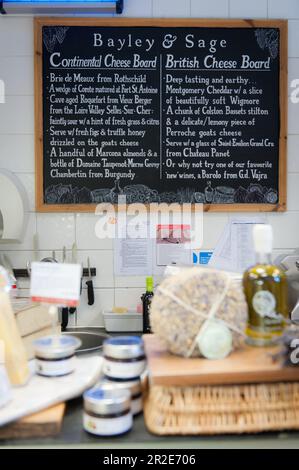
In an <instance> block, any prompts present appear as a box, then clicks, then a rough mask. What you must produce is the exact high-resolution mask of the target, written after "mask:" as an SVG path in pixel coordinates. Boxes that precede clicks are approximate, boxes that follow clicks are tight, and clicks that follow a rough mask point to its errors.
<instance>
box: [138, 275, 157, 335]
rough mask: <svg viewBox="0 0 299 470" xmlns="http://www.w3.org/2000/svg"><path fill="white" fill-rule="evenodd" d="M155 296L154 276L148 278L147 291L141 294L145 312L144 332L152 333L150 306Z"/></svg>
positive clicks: (143, 311)
mask: <svg viewBox="0 0 299 470" xmlns="http://www.w3.org/2000/svg"><path fill="white" fill-rule="evenodd" d="M153 296H154V280H153V277H152V276H147V278H146V292H145V294H143V295H142V296H141V300H142V306H143V309H142V313H143V333H151V326H150V306H151V302H152V298H153Z"/></svg>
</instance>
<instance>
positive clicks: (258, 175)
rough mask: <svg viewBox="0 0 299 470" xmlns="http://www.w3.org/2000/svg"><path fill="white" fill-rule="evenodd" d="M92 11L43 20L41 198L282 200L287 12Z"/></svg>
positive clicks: (270, 205) (246, 203)
mask: <svg viewBox="0 0 299 470" xmlns="http://www.w3.org/2000/svg"><path fill="white" fill-rule="evenodd" d="M86 21H87V20H81V21H78V20H67V21H66V20H63V21H62V20H53V19H48V20H43V19H39V20H38V21H37V23H36V28H38V30H39V35H38V36H40V37H39V41H40V40H41V41H40V42H38V45H37V50H38V49H39V48H40V54H37V61H38V64H39V63H40V67H39V66H37V73H38V74H41V78H40V76H39V80H40V90H39V91H40V92H41V96H42V100H41V107H42V110H40V109H38V110H37V113H38V117H37V119H39V121H40V118H42V119H41V120H42V123H40V122H39V123H38V124H37V126H41V134H42V135H41V139H40V141H41V145H40V146H37V147H38V148H39V149H40V151H39V150H37V151H38V152H39V154H38V155H37V164H38V165H39V168H41V174H40V176H41V178H40V181H41V184H42V186H41V188H40V191H38V198H39V201H38V204H39V208H43V209H45V210H46V208H47V207H49V208H50V210H55V208H57V207H58V206H59V207H61V206H62V207H73V208H75V209H76V208H79V207H81V206H82V205H83V209H87V210H88V207H89V206H91V207H92V205H93V204H97V203H100V202H111V203H116V202H117V200H118V197H119V195H122V196H124V195H125V196H126V202H127V203H133V202H142V203H165V202H166V203H173V202H177V203H196V202H197V203H204V204H205V205H206V206H208V207H209V208H213V207H215V208H216V209H218V210H219V209H220V210H221V208H222V206H223V208H224V209H225V210H230V208H232V209H233V210H234V209H239V210H242V208H244V209H245V210H248V209H249V210H250V209H251V210H252V208H253V207H255V206H258V208H261V209H260V210H273V209H278V210H283V209H284V208H285V187H284V176H285V169H284V167H285V151H284V140H283V139H284V136H285V123H284V121H285V118H284V117H282V112H283V110H282V95H284V92H283V90H282V85H283V83H282V73H281V72H282V65H283V63H284V62H283V59H282V56H283V48H284V45H283V38H284V35H285V29H282V23H283V26H285V23H284V22H258V21H256V22H253V23H250V24H247V23H245V24H244V22H240V21H239V22H224V21H223V22H222V23H221V22H220V23H219V24H215V22H214V23H213V22H211V23H210V24H207V22H205V26H203V25H202V23H201V25H199V26H197V25H196V24H194V21H193V22H191V23H188V22H187V23H186V22H184V24H183V25H181V24H180V21H178V22H177V23H174V22H172V23H171V24H169V21H167V20H165V22H163V21H162V22H161V20H160V22H159V24H154V23H153V22H152V23H153V24H151V23H150V20H148V21H146V20H140V21H139V22H137V21H134V24H133V25H132V24H131V23H129V24H128V21H127V22H126V21H125V20H123V22H122V23H119V20H118V21H117V22H116V21H115V20H114V21H115V24H114V23H113V21H111V20H110V23H109V24H108V25H104V23H101V24H99V22H98V21H97V20H93V23H92V20H89V21H88V22H87V23H86ZM131 22H132V20H131ZM207 26H208V27H207ZM39 69H41V70H39ZM39 91H37V93H39ZM41 160H42V162H41Z"/></svg>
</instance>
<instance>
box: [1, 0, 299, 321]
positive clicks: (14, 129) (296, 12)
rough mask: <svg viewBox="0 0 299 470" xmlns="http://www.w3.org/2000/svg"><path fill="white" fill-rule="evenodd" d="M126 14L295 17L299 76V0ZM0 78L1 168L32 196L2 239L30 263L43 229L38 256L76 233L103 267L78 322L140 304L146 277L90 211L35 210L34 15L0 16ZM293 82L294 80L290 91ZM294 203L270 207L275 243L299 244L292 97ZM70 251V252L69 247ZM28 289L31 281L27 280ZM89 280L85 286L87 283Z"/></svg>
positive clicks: (209, 229)
mask: <svg viewBox="0 0 299 470" xmlns="http://www.w3.org/2000/svg"><path fill="white" fill-rule="evenodd" d="M124 16H127V17H152V16H156V17H194V18H196V17H206V18H208V17H210V18H216V17H218V18H229V17H231V18H237V17H240V18H249V17H251V18H267V17H268V18H287V19H289V57H290V60H289V83H290V82H291V80H292V79H296V78H299V0H283V1H282V0H250V1H249V0H125V11H124ZM0 44H1V47H0V79H2V80H5V83H6V103H5V104H1V105H0V168H1V167H3V168H6V169H9V170H11V171H13V172H15V173H16V174H17V175H18V177H19V178H20V179H21V181H22V182H23V184H24V186H25V188H26V191H27V193H28V199H29V211H30V214H29V221H28V227H27V231H26V236H25V239H24V241H23V243H21V244H19V245H17V246H14V245H5V246H0V250H5V251H7V252H9V256H10V257H11V259H12V261H13V264H14V266H15V267H18V268H23V267H25V264H26V261H27V260H30V259H31V257H32V249H33V246H32V235H33V234H34V233H35V231H36V230H37V231H38V234H39V244H40V250H41V251H40V257H41V258H42V257H44V256H48V255H50V254H51V252H52V250H55V253H56V255H57V257H58V258H59V259H61V257H62V247H63V246H64V245H66V246H67V248H68V250H70V248H71V245H72V243H73V242H74V241H76V242H77V245H78V249H79V260H80V261H82V262H84V264H85V265H86V263H87V257H90V260H91V263H92V265H93V266H95V267H96V268H97V272H98V275H97V277H96V279H94V285H95V293H96V295H95V300H96V301H95V305H94V306H93V307H89V306H88V305H87V295H86V289H85V288H84V289H83V295H82V302H81V306H80V309H79V314H78V322H79V324H92V325H102V316H101V311H102V310H105V309H110V308H111V307H112V306H113V304H117V305H126V306H128V307H134V306H135V305H136V303H137V301H138V300H139V297H140V294H141V293H142V291H143V284H144V279H143V278H140V277H130V278H124V277H121V278H117V277H115V276H114V268H113V245H112V242H111V240H99V239H98V238H96V236H95V234H94V224H95V216H93V215H92V214H36V213H35V211H34V135H33V128H34V116H33V101H34V97H33V86H34V83H33V24H32V18H30V17H0ZM290 92H291V89H290V88H289V93H290ZM288 129H289V136H288V211H287V212H286V213H283V214H270V215H268V220H269V221H270V222H271V223H272V225H273V227H274V230H275V251H276V253H280V252H284V251H286V250H289V249H291V248H294V247H297V246H298V245H299V197H298V188H299V104H297V105H294V104H291V103H289V128H288ZM227 219H228V214H223V213H222V214H205V215H204V247H206V248H213V247H214V245H215V243H216V242H217V238H218V236H219V233H220V231H221V229H222V228H223V227H224V225H225V222H226V221H227ZM67 256H68V257H69V259H70V257H71V253H70V251H68V252H67ZM20 287H21V288H22V293H26V292H28V290H27V289H28V282H27V281H24V280H23V281H21V283H20ZM84 287H85V286H84Z"/></svg>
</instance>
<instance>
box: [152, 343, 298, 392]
mask: <svg viewBox="0 0 299 470" xmlns="http://www.w3.org/2000/svg"><path fill="white" fill-rule="evenodd" d="M143 338H144V342H145V351H146V355H147V360H148V369H149V378H150V383H151V384H152V385H164V386H172V385H180V386H185V385H225V384H244V383H263V382H293V381H299V366H298V367H296V366H293V367H284V366H283V364H282V362H281V361H275V362H274V361H273V358H272V355H274V354H275V353H277V352H279V348H277V347H275V348H258V347H250V346H247V345H244V346H243V348H242V349H241V350H238V351H236V352H233V353H232V354H230V356H228V357H227V358H226V359H221V360H217V361H211V360H209V359H203V358H191V359H186V358H184V357H180V356H175V355H173V354H170V353H169V352H167V351H166V349H165V348H164V347H163V346H162V345H161V343H160V342H159V340H158V338H157V337H156V336H155V335H144V336H143Z"/></svg>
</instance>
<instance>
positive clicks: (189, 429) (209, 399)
mask: <svg viewBox="0 0 299 470" xmlns="http://www.w3.org/2000/svg"><path fill="white" fill-rule="evenodd" d="M144 416H145V422H146V426H147V428H148V429H149V431H150V432H152V433H154V434H159V435H163V434H164V435H174V434H184V435H188V434H189V435H191V434H193V435H194V434H241V433H257V432H263V431H280V430H284V429H299V383H274V384H257V385H256V384H250V385H232V386H231V385H226V386H194V387H163V386H158V385H154V386H152V387H150V389H149V391H148V394H147V396H146V397H145V403H144Z"/></svg>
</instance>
